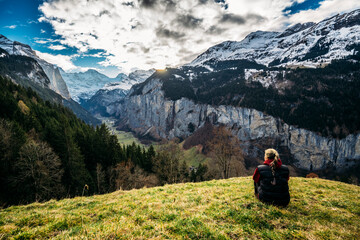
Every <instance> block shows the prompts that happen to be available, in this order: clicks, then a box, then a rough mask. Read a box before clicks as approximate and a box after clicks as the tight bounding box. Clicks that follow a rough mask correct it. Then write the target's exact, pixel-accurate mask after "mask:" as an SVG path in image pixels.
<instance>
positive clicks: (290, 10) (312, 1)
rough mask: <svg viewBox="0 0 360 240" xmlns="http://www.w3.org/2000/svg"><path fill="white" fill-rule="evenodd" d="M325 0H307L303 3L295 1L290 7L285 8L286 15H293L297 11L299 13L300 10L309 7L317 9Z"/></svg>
mask: <svg viewBox="0 0 360 240" xmlns="http://www.w3.org/2000/svg"><path fill="white" fill-rule="evenodd" d="M323 1H324V0H305V1H304V2H302V3H297V2H295V3H294V4H293V5H291V6H290V7H287V8H285V9H284V10H283V12H284V14H285V16H289V15H293V14H295V13H298V12H300V11H304V10H305V11H306V10H309V9H317V8H318V7H320V3H321V2H323Z"/></svg>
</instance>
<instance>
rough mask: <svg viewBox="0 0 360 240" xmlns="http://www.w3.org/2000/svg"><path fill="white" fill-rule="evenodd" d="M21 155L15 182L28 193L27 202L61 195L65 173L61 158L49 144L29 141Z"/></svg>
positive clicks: (23, 147)
mask: <svg viewBox="0 0 360 240" xmlns="http://www.w3.org/2000/svg"><path fill="white" fill-rule="evenodd" d="M19 155H20V156H19V159H18V161H17V162H16V163H15V165H14V168H15V170H16V173H17V174H16V176H14V178H13V181H14V183H15V185H16V186H17V187H18V189H19V190H23V191H22V193H24V194H25V193H26V195H27V196H26V199H27V200H30V201H34V200H35V201H41V200H47V199H50V198H52V197H56V196H60V195H61V193H62V192H63V187H62V185H61V177H62V175H63V172H64V171H63V170H62V168H61V161H60V159H59V157H58V156H57V155H56V154H55V153H54V152H53V150H52V149H51V147H50V146H49V145H48V144H47V143H45V142H41V141H35V140H29V141H27V142H26V143H25V144H24V145H23V146H22V147H21V149H20V153H19Z"/></svg>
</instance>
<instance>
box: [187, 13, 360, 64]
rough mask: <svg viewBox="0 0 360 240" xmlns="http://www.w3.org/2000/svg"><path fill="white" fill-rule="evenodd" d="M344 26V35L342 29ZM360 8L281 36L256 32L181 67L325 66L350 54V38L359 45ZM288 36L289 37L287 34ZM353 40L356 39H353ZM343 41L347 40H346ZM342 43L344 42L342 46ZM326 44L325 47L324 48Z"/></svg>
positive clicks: (205, 53) (208, 51) (276, 33)
mask: <svg viewBox="0 0 360 240" xmlns="http://www.w3.org/2000/svg"><path fill="white" fill-rule="evenodd" d="M344 25H346V26H347V27H346V28H348V29H347V30H348V32H346V31H345V30H344V29H343V30H342V31H339V30H340V29H342V28H344V27H343V26H344ZM359 25H360V9H357V10H354V11H352V12H349V13H344V14H341V15H340V14H338V15H335V16H332V17H330V18H327V19H325V20H323V21H320V22H319V23H316V24H309V23H308V24H307V25H306V24H305V26H304V25H302V26H303V28H300V29H301V30H299V31H289V30H291V29H292V28H294V27H295V26H296V25H295V26H291V27H290V28H288V29H286V30H285V31H283V32H282V33H279V32H266V31H257V32H253V33H250V34H249V35H247V36H246V37H245V38H244V39H243V40H242V41H240V42H237V41H231V42H229V41H225V42H223V43H220V44H218V45H215V46H213V47H210V48H209V49H208V50H207V51H205V52H204V53H203V54H200V55H199V56H198V57H197V58H196V59H194V60H193V61H192V62H191V63H189V64H186V65H185V66H193V67H194V66H207V63H206V62H207V61H210V60H211V59H217V60H222V61H225V60H237V59H248V60H253V61H256V62H257V63H259V64H264V65H266V66H269V65H271V66H277V65H281V66H285V65H308V66H310V67H314V66H316V65H317V60H316V57H320V58H321V60H322V61H323V62H327V63H329V62H330V61H331V60H332V59H338V58H341V57H345V56H348V55H351V54H352V53H351V50H352V49H353V48H352V49H349V50H347V49H346V47H347V46H351V44H352V43H349V42H351V40H350V39H352V38H354V39H355V40H354V44H359V39H357V38H356V36H357V32H359V29H360V26H359ZM290 33H291V34H290ZM356 39H357V40H356ZM256 40H258V42H259V43H261V44H257V42H256ZM346 40H347V41H346ZM344 43H348V44H347V45H344ZM327 44H328V45H327ZM322 46H324V50H323V54H318V55H316V56H311V57H308V56H307V55H306V54H307V53H308V52H309V51H311V48H321V47H322Z"/></svg>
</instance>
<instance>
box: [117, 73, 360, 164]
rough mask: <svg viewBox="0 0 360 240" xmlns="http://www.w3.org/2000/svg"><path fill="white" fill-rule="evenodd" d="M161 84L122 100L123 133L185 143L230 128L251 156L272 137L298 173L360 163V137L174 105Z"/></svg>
mask: <svg viewBox="0 0 360 240" xmlns="http://www.w3.org/2000/svg"><path fill="white" fill-rule="evenodd" d="M162 85H163V83H162V81H160V80H159V79H156V78H154V79H151V80H150V81H148V82H147V84H146V85H145V86H144V87H143V89H142V93H141V94H139V95H132V96H130V97H128V98H125V99H124V102H123V103H122V104H120V105H119V106H118V109H117V112H116V115H117V116H118V117H119V118H120V119H121V126H122V127H123V128H129V129H130V130H132V131H134V132H135V133H137V134H138V135H140V136H141V135H143V136H144V135H149V136H151V137H153V138H158V139H160V138H166V139H172V138H174V137H179V138H186V137H188V136H190V135H191V134H192V132H193V131H196V130H197V129H199V128H201V127H202V126H203V125H204V124H205V122H206V121H210V122H211V123H212V124H214V125H219V124H224V125H226V126H227V127H229V128H230V129H231V130H232V132H233V134H234V135H236V136H237V137H238V138H239V139H240V140H241V141H242V143H243V148H244V151H245V153H246V154H247V155H253V156H254V153H253V152H252V150H251V147H250V146H251V145H252V144H251V143H252V142H254V141H259V142H261V141H262V140H263V139H266V138H268V139H276V140H277V141H278V142H280V146H281V147H286V148H288V150H289V152H290V154H291V155H292V157H293V159H294V160H295V161H294V162H293V163H292V164H293V165H294V166H296V167H298V168H300V169H305V170H322V169H325V168H327V167H336V168H337V169H344V168H347V167H350V166H352V165H354V164H356V163H357V162H358V161H360V134H356V135H348V136H347V137H346V138H344V139H341V140H338V139H334V138H326V137H322V136H319V135H317V134H316V133H314V132H311V131H308V130H305V129H301V128H296V127H294V126H290V125H288V124H286V123H284V122H283V121H282V120H281V119H279V118H274V117H272V116H269V115H266V114H264V113H262V112H260V111H257V110H255V109H249V108H242V107H234V106H223V105H220V106H211V105H209V104H195V103H194V101H192V100H189V99H187V98H181V99H179V100H176V101H172V100H169V99H166V98H165V94H164V91H163V90H162ZM190 126H191V127H190ZM255 155H256V154H255ZM256 157H260V158H262V156H256Z"/></svg>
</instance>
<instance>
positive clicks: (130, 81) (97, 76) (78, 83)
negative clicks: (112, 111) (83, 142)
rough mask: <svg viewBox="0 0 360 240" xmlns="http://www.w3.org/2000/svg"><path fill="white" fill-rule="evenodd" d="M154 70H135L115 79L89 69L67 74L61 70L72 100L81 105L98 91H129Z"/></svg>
mask: <svg viewBox="0 0 360 240" xmlns="http://www.w3.org/2000/svg"><path fill="white" fill-rule="evenodd" d="M153 72H154V70H147V71H146V70H136V71H134V72H132V73H130V74H129V76H127V75H126V74H124V73H120V74H118V75H117V76H116V77H115V78H109V77H108V76H106V75H104V74H102V73H99V72H98V71H96V70H93V69H90V70H87V71H86V72H77V73H67V72H65V71H63V70H61V75H62V76H63V78H64V80H65V81H66V84H67V85H68V87H69V91H70V94H71V96H72V98H73V99H74V100H75V101H77V102H81V103H83V102H84V101H86V100H89V99H90V98H91V97H92V96H94V95H95V94H96V92H97V91H98V90H100V89H103V90H105V91H111V90H115V89H120V90H125V91H127V90H129V89H130V88H131V87H132V86H133V85H134V84H137V83H140V82H143V81H145V79H146V78H148V77H149V76H150V75H151V74H152V73H153Z"/></svg>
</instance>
